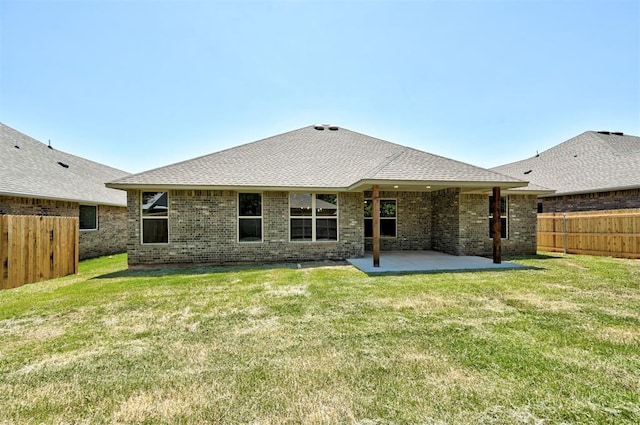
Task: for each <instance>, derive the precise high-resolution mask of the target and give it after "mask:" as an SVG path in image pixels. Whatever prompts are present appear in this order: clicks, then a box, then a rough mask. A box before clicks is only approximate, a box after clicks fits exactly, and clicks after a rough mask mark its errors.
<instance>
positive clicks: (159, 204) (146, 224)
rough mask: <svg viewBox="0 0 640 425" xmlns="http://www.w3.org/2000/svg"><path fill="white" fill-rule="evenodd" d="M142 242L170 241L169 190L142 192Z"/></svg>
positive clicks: (162, 242) (161, 242) (163, 242)
mask: <svg viewBox="0 0 640 425" xmlns="http://www.w3.org/2000/svg"><path fill="white" fill-rule="evenodd" d="M141 204H142V243H143V244H166V243H169V203H168V194H167V192H142V203H141Z"/></svg>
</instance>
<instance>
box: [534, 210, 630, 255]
mask: <svg viewBox="0 0 640 425" xmlns="http://www.w3.org/2000/svg"><path fill="white" fill-rule="evenodd" d="M538 250H539V251H551V252H565V253H569V254H587V255H603V256H611V257H621V258H640V209H628V210H607V211H589V212H567V213H542V214H538Z"/></svg>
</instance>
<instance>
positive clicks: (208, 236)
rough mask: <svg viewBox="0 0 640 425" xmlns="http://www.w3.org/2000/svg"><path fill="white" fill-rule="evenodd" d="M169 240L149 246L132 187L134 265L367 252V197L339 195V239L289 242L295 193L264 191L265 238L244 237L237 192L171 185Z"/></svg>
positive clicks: (318, 257) (137, 193)
mask: <svg viewBox="0 0 640 425" xmlns="http://www.w3.org/2000/svg"><path fill="white" fill-rule="evenodd" d="M168 192H169V243H168V244H165V245H143V244H142V243H141V235H140V191H138V190H129V191H127V199H128V211H127V216H128V219H127V220H128V223H127V226H128V230H129V231H128V234H129V238H128V241H127V250H128V252H129V264H130V265H132V266H135V265H145V264H183V263H195V264H199V263H202V264H229V263H248V262H278V261H306V260H324V259H344V258H349V257H359V256H362V255H363V247H364V224H363V220H364V211H363V208H362V205H363V202H364V197H363V195H362V194H361V193H339V194H338V211H339V212H338V228H339V234H338V241H336V242H289V193H288V192H263V194H262V217H263V223H262V225H263V241H262V242H249V243H240V242H238V235H237V223H238V216H237V211H238V207H237V199H238V198H237V192H235V191H219V190H169V191H168Z"/></svg>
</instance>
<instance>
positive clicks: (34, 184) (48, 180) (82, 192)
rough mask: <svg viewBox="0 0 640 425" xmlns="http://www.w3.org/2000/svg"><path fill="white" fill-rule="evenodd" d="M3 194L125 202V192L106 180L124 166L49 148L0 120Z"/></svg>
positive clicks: (0, 184)
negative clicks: (112, 165)
mask: <svg viewBox="0 0 640 425" xmlns="http://www.w3.org/2000/svg"><path fill="white" fill-rule="evenodd" d="M0 164H1V166H0V195H8V196H24V197H28V198H45V199H55V200H63V201H73V202H84V203H89V204H101V205H114V206H126V205H127V196H126V193H124V192H122V191H120V190H114V189H109V188H107V187H105V183H106V182H108V181H111V180H115V179H118V178H121V177H124V176H127V175H129V173H126V172H124V171H121V170H117V169H115V168H111V167H108V166H106V165H102V164H99V163H97V162H93V161H89V160H87V159H84V158H80V157H77V156H75V155H71V154H68V153H65V152H61V151H58V150H56V149H52V148H49V147H48V146H47V145H45V144H44V143H41V142H39V141H37V140H35V139H33V138H31V137H29V136H27V135H26V134H22V133H20V132H19V131H16V130H14V129H13V128H11V127H8V126H6V125H4V124H2V123H0Z"/></svg>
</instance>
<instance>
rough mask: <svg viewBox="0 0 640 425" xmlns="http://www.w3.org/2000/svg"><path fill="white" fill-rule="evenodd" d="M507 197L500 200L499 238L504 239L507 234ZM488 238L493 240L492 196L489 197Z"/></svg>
mask: <svg viewBox="0 0 640 425" xmlns="http://www.w3.org/2000/svg"><path fill="white" fill-rule="evenodd" d="M507 211H508V209H507V197H506V196H502V197H501V198H500V237H501V238H502V239H506V238H507V235H508V234H509V232H508V231H507V223H508V222H509V220H507ZM489 237H490V238H493V196H489Z"/></svg>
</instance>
